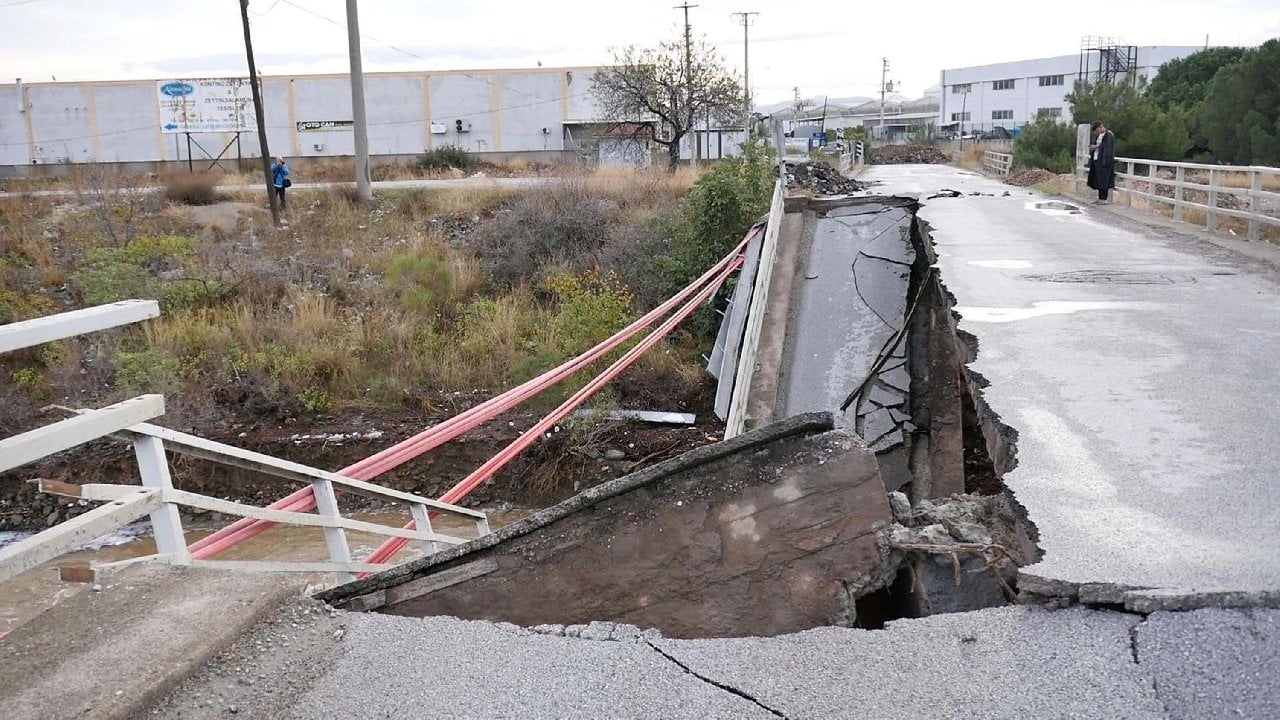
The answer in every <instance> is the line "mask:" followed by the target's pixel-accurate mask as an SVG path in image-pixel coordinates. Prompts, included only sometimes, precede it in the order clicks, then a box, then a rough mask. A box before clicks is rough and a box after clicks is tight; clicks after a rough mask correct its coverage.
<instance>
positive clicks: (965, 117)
mask: <svg viewBox="0 0 1280 720" xmlns="http://www.w3.org/2000/svg"><path fill="white" fill-rule="evenodd" d="M969 115H971V113H968V112H962V113H951V122H968V121H969Z"/></svg>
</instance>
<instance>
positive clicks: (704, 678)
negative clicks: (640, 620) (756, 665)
mask: <svg viewBox="0 0 1280 720" xmlns="http://www.w3.org/2000/svg"><path fill="white" fill-rule="evenodd" d="M644 643H645V644H646V645H648V646H649V647H651V648H653V651H654V652H656V653H658V654H659V655H661V656H662V657H664V658H666V659H667V660H669V661H670V662H672V663H674V664H675V665H676V667H678V668H680V669H681V670H683V671H685V672H686V673H688V674H690V675H692V676H693V677H695V678H697V679H699V680H701V681H702V682H704V683H706V684H708V685H711V686H712V687H716V688H719V689H720V690H723V691H725V692H727V693H729V694H731V695H736V696H737V697H740V698H742V699H743V700H746V701H748V702H750V703H752V704H754V705H756V706H757V707H759V708H760V709H761V710H764V711H766V712H768V713H770V714H772V715H773V716H774V717H780V718H785V717H787V716H786V715H785V714H783V713H782V712H780V711H778V710H776V709H774V708H772V707H769V706H768V705H765V704H764V703H763V702H761V701H760V699H759V698H757V697H755V696H754V695H752V694H750V693H748V692H744V691H742V690H739V689H738V688H736V687H734V686H732V685H726V684H725V683H722V682H718V681H716V680H714V679H712V678H709V677H707V676H706V675H703V674H701V673H699V672H697V671H695V670H694V669H693V668H691V667H689V666H688V665H685V664H684V663H682V662H680V660H679V659H678V658H676V657H675V656H674V655H672V654H671V653H669V652H667V651H666V650H663V649H662V648H660V647H658V646H657V645H654V644H653V643H652V642H651V641H650V640H649V639H648V638H645V639H644Z"/></svg>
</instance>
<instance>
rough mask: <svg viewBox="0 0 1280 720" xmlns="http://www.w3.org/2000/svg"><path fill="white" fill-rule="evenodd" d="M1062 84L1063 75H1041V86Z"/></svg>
mask: <svg viewBox="0 0 1280 720" xmlns="http://www.w3.org/2000/svg"><path fill="white" fill-rule="evenodd" d="M1061 84H1062V76H1061V75H1041V76H1040V87H1050V86H1053V85H1061Z"/></svg>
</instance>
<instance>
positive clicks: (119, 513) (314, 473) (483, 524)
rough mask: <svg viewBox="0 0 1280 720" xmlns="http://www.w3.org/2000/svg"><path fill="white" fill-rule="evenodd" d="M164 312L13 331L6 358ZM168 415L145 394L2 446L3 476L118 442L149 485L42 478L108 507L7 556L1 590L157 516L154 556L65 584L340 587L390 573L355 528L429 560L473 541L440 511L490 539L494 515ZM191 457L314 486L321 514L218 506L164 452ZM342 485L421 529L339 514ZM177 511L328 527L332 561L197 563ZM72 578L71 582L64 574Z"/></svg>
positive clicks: (110, 314) (1, 340)
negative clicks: (185, 571) (179, 426)
mask: <svg viewBox="0 0 1280 720" xmlns="http://www.w3.org/2000/svg"><path fill="white" fill-rule="evenodd" d="M158 315H159V307H158V305H157V304H156V302H155V301H152V300H128V301H124V302H120V303H114V304H112V305H105V306H98V307H93V308H88V309H85V310H77V311H74V312H69V313H62V314H60V315H54V316H50V317H45V318H38V319H35V320H28V321H23V322H16V323H10V324H8V325H5V326H2V327H0V352H8V351H12V350H18V349H22V348H25V347H31V346H34V345H39V344H41V343H46V342H51V341H53V340H60V339H63V338H69V337H74V336H76V335H82V334H85V333H89V332H95V331H98V330H105V329H107V328H112V327H119V326H122V325H127V324H130V323H135V322H139V321H141V320H145V319H148V318H153V317H157V316H158ZM163 414H164V397H163V396H161V395H142V396H139V397H135V398H132V399H130V400H125V401H123V402H119V403H116V404H114V405H111V406H108V407H105V408H101V409H98V410H80V411H73V415H72V417H70V418H67V419H65V420H61V421H59V422H55V423H52V424H50V425H46V426H44V427H40V428H36V429H35V430H31V431H28V432H25V433H21V434H19V435H15V436H13V437H9V438H5V439H3V440H0V472H5V471H8V470H11V469H13V468H16V467H19V466H22V465H26V464H28V463H31V462H34V461H36V460H40V459H42V458H45V457H48V456H50V455H53V454H55V453H59V452H62V451H64V450H70V449H72V448H75V447H78V446H80V445H83V444H85V443H88V442H92V441H94V440H97V439H100V438H105V437H116V438H119V439H123V440H126V441H128V442H130V443H132V444H133V450H134V456H135V458H136V460H137V463H138V473H139V476H140V477H141V480H142V486H141V487H138V486H129V485H104V484H87V485H71V484H68V483H62V482H55V481H48V480H41V481H39V488H40V491H41V492H47V493H51V494H55V495H61V496H65V497H72V498H77V499H79V500H85V501H96V502H103V503H106V504H105V505H103V506H101V507H98V508H95V509H93V510H90V511H89V512H86V513H84V514H83V515H79V516H77V517H75V518H72V519H70V520H67V521H66V522H63V523H61V524H59V525H56V526H54V527H52V528H49V529H48V530H45V531H43V532H40V533H37V534H36V535H33V536H31V537H29V538H26V539H25V540H22V541H19V542H17V543H14V544H12V545H9V546H7V547H5V548H2V549H0V582H3V581H5V580H7V579H9V578H11V577H13V576H15V575H18V574H19V573H22V572H25V571H26V570H29V569H31V568H34V567H36V566H37V565H40V564H41V563H44V562H47V561H49V560H52V559H53V558H56V557H58V556H59V555H61V554H63V553H65V552H68V551H70V550H73V549H75V548H76V547H78V546H80V545H82V544H83V543H85V542H87V541H89V540H92V539H93V538H95V537H98V536H101V535H105V534H107V533H110V532H113V531H114V530H116V529H118V528H119V527H121V526H122V525H125V524H127V523H130V522H133V521H135V520H137V519H139V518H141V517H143V516H150V519H151V525H152V528H153V529H154V531H155V540H156V550H157V553H156V554H155V555H149V556H146V557H143V558H135V559H132V560H127V561H123V562H121V563H109V564H106V565H99V566H95V567H93V568H91V569H90V571H89V572H88V573H80V574H75V573H73V574H72V576H70V577H67V579H75V580H90V579H94V578H96V577H97V576H98V574H99V573H101V572H109V571H112V570H116V569H119V568H120V567H123V566H126V565H130V564H133V563H136V562H140V561H148V562H162V563H168V564H174V565H188V566H197V567H212V568H221V569H244V570H271V571H292V572H333V573H336V574H337V576H338V580H339V581H340V582H345V581H348V580H351V579H354V577H355V573H357V572H369V571H377V570H380V569H383V567H384V566H383V565H379V564H371V563H359V562H353V561H352V559H351V550H350V547H349V546H348V543H347V536H346V531H347V530H353V531H359V532H366V533H371V534H374V535H381V536H384V537H393V538H406V539H409V540H412V541H415V542H417V543H418V544H419V546H420V547H421V548H422V550H423V552H428V553H429V552H434V551H435V550H436V545H437V543H445V544H450V545H457V544H460V543H463V542H467V539H465V538H460V537H454V536H451V535H443V534H440V533H436V532H434V531H433V530H432V529H431V521H430V514H431V513H432V512H442V513H448V514H451V515H457V516H461V517H463V518H465V519H467V520H470V521H472V522H474V523H475V524H476V531H477V533H478V534H480V535H484V534H487V533H488V532H489V523H488V518H487V516H486V515H485V514H484V513H482V512H478V511H475V510H469V509H467V508H463V507H459V506H457V505H452V504H449V503H445V502H440V501H438V500H433V499H430V498H426V497H422V496H420V495H415V494H412V493H405V492H399V491H396V490H391V489H389V488H383V487H380V486H377V485H373V484H372V483H367V482H364V481H361V480H356V479H353V478H349V477H346V476H343V475H337V474H335V473H330V472H326V471H324V470H319V469H316V468H312V467H308V466H306V465H302V464H300V463H295V462H290V461H287V460H281V459H279V458H274V457H271V456H269V455H264V454H262V453H256V452H251V451H248V450H243V449H240V448H236V447H232V446H229V445H224V444H222V443H218V442H214V441H211V440H206V439H204V438H199V437H196V436H194V435H188V434H185V433H180V432H177V431H174V430H169V429H167V428H162V427H158V426H156V425H151V424H149V423H147V422H146V421H147V420H150V419H153V418H156V417H159V416H160V415H163ZM167 450H172V451H174V452H177V453H182V454H187V455H192V456H195V457H200V458H204V459H206V460H212V461H214V462H219V463H222V464H226V465H231V466H234V467H239V468H243V469H249V470H255V471H258V472H263V473H266V474H270V475H275V476H277V477H283V478H286V479H289V480H293V481H296V482H302V483H306V484H308V485H309V486H310V488H311V489H312V491H313V492H314V495H315V497H316V503H317V512H316V513H315V514H312V513H309V512H293V511H286V510H277V509H271V508H261V507H256V506H252V505H245V504H242V503H237V502H232V501H229V500H220V499H218V498H214V497H208V496H205V495H200V494H197V493H192V492H186V491H182V490H178V489H176V488H174V487H173V481H172V478H171V477H170V474H169V463H168V460H167V455H166V451H167ZM334 485H341V486H343V488H344V489H345V490H346V491H348V492H353V493H357V494H361V495H366V496H371V497H376V498H379V499H382V500H389V501H392V502H399V503H405V504H406V505H407V506H408V507H409V510H410V514H411V515H412V516H413V518H414V520H415V521H416V522H417V526H416V529H414V530H405V529H401V528H393V527H387V526H384V525H379V524H376V523H369V522H364V521H360V520H354V519H350V518H344V517H342V515H341V514H340V512H339V511H338V503H337V497H336V494H335V492H334ZM179 506H186V507H192V508H196V509H200V510H208V511H211V512H220V513H226V514H229V515H238V516H241V517H247V518H254V519H257V520H266V521H270V522H276V523H285V524H289V525H301V526H310V527H318V528H321V529H323V531H324V535H325V545H326V547H327V549H328V551H329V562H318V563H317V562H310V563H309V562H254V561H215V560H198V559H194V558H193V557H192V556H191V553H190V551H189V549H188V547H187V541H186V536H185V534H184V533H183V530H182V520H181V516H180V514H179V512H178V508H179ZM64 577H66V576H64Z"/></svg>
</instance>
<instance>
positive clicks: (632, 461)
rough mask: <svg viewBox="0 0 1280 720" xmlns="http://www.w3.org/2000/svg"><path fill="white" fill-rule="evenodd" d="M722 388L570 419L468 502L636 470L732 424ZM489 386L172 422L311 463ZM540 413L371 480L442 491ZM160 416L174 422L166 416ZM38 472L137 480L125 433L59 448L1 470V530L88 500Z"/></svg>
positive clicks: (243, 480) (374, 443)
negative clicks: (435, 402) (328, 411)
mask: <svg viewBox="0 0 1280 720" xmlns="http://www.w3.org/2000/svg"><path fill="white" fill-rule="evenodd" d="M714 391H715V385H714V381H713V380H711V379H710V378H708V379H707V380H706V382H705V383H704V388H703V392H702V393H700V394H699V396H698V397H697V398H696V400H694V401H690V402H689V403H687V404H688V405H689V407H679V408H670V409H671V410H678V411H681V412H689V413H694V414H695V415H696V417H697V424H695V425H693V426H676V425H657V424H653V423H643V422H638V421H616V420H607V419H602V418H600V419H595V420H593V421H590V422H588V423H576V424H575V423H566V424H562V425H560V426H558V428H557V431H556V432H553V433H551V434H550V437H548V438H544V439H543V440H542V441H541V442H539V443H537V444H535V445H534V446H533V447H532V448H530V449H529V450H528V451H526V452H525V453H524V455H523V456H521V457H520V458H517V459H516V460H515V461H514V462H513V463H512V464H511V465H510V466H508V467H507V468H506V469H504V470H503V471H501V472H499V473H498V474H497V475H496V476H495V477H494V478H493V479H492V480H491V481H490V482H488V483H486V484H484V485H483V486H481V487H479V488H477V489H476V490H475V491H473V492H472V493H471V495H470V496H468V498H467V499H466V500H465V501H464V502H463V504H464V505H468V506H494V505H507V504H509V505H517V506H540V505H547V504H552V503H554V502H558V501H560V500H563V499H564V498H567V497H569V496H571V495H573V494H574V493H575V492H577V491H579V490H581V489H583V488H586V487H591V486H594V485H598V484H599V483H602V482H605V481H607V480H612V479H614V478H618V477H621V476H622V475H625V474H627V473H629V472H632V471H633V470H636V469H639V468H641V467H645V466H648V465H651V464H654V463H658V462H661V461H663V460H666V459H668V458H671V457H675V456H676V455H679V454H681V453H683V452H686V451H688V450H691V449H693V448H695V447H699V446H701V445H706V444H708V443H712V442H716V441H718V440H719V439H720V438H721V437H722V436H723V435H722V433H723V429H724V424H723V423H722V422H720V421H719V420H718V419H717V418H716V417H715V415H714V414H713V413H712V412H711V410H710V405H711V400H712V397H713V393H714ZM485 399H487V398H486V397H479V396H477V397H463V396H458V398H457V405H456V406H455V407H456V408H457V410H456V411H448V412H439V413H435V414H431V415H423V414H418V413H414V412H411V411H407V410H403V409H393V410H382V411H378V412H366V413H350V414H344V415H341V416H334V417H331V416H325V417H321V418H318V419H315V420H313V421H303V420H295V419H292V418H286V421H285V422H283V423H280V422H268V421H258V422H230V421H224V422H219V423H213V424H210V425H209V426H206V427H177V426H173V429H175V430H179V431H182V432H189V433H192V434H196V435H200V436H202V437H206V438H208V439H211V440H216V441H219V442H224V443H227V444H229V445H234V446H236V447H241V448H245V449H248V450H253V451H256V452H261V453H266V454H269V455H274V456H276V457H281V458H284V459H287V460H293V461H295V462H300V463H304V464H307V465H311V466H313V467H318V468H322V469H326V470H338V469H340V468H343V467H346V466H348V465H350V464H352V463H354V462H356V461H358V460H361V459H363V458H366V457H368V456H370V455H372V454H374V453H376V452H379V451H381V450H383V449H385V448H388V447H391V446H392V445H394V444H395V443H398V442H400V441H402V440H404V439H406V438H409V437H412V436H413V435H416V434H417V433H419V432H421V431H422V430H424V429H426V428H428V427H430V426H432V425H435V424H437V423H439V422H440V421H442V420H445V419H447V418H448V417H450V416H452V415H454V414H456V412H461V410H463V409H465V408H466V407H470V406H471V405H474V404H478V403H479V402H482V401H483V400H485ZM541 417H542V414H541V413H537V412H532V411H521V410H516V411H513V412H510V413H507V414H506V415H503V416H501V417H499V418H497V419H495V420H494V421H492V422H490V423H488V424H487V425H483V426H481V427H479V428H476V429H475V430H472V431H471V432H469V433H467V434H466V435H464V436H462V437H460V438H458V439H456V440H454V441H452V442H450V443H448V444H446V445H443V446H441V447H439V448H436V449H435V450H433V451H431V452H429V453H427V454H425V455H423V456H421V457H419V458H417V459H415V460H413V461H412V462H409V463H407V464H405V465H404V466H402V467H400V468H398V469H396V470H394V471H392V472H390V473H387V474H386V475H382V476H380V477H378V478H376V479H375V480H374V482H376V483H378V484H380V485H384V486H386V487H390V488H394V489H396V490H402V491H406V492H414V493H419V494H422V495H426V496H428V497H439V496H440V495H442V494H443V493H444V492H445V491H446V490H448V489H449V488H450V487H452V486H453V485H455V484H456V483H457V482H458V481H459V480H461V479H462V478H464V477H466V476H467V475H468V474H469V473H470V472H472V471H473V470H475V469H476V468H478V467H479V466H480V465H481V464H482V463H484V462H485V461H486V460H488V459H489V458H490V457H492V456H493V455H495V454H496V453H497V452H498V451H499V450H501V449H502V448H503V447H505V446H506V445H508V444H509V443H511V442H512V441H514V440H515V439H517V438H518V437H520V435H521V433H523V432H524V431H525V430H526V429H528V428H529V427H531V426H533V425H534V424H535V423H537V422H538V420H540V419H541ZM159 424H161V425H166V424H167V423H165V422H164V420H163V419H161V420H160V422H159ZM170 464H171V469H172V472H173V479H174V484H175V485H176V486H177V487H178V488H180V489H183V490H191V491H194V492H199V493H203V494H207V495H213V496H216V497H220V498H228V499H231V500H236V501H241V502H246V503H251V504H256V505H266V504H268V503H270V502H272V501H274V500H276V499H278V498H280V497H283V496H284V495H287V494H289V493H290V492H293V491H294V490H296V489H297V488H298V487H299V486H298V485H297V484H295V483H291V482H289V481H287V480H284V479H281V478H276V477H272V476H268V475H262V474H259V473H252V472H249V471H245V470H240V469H238V468H231V467H227V466H224V465H218V464H215V463H211V462H208V461H204V460H199V459H195V458H189V457H184V456H181V455H175V456H171V458H170ZM34 478H48V479H54V480H62V481H65V482H72V483H89V482H104V483H128V484H136V483H137V482H138V477H137V464H136V461H135V460H134V457H133V452H132V449H131V448H130V447H129V446H128V445H127V444H126V443H124V442H120V441H115V440H103V441H98V442H95V443H92V444H90V445H87V446H84V447H82V448H80V449H78V450H75V451H70V452H66V453H62V454H61V455H57V456H55V457H53V458H50V459H48V460H47V461H45V462H42V463H39V464H35V465H30V466H25V467H23V468H20V469H19V470H17V471H13V472H9V473H4V474H0V530H30V529H43V528H45V527H49V526H51V525H54V524H57V523H59V522H62V521H63V520H65V519H67V518H69V517H74V516H76V515H79V514H81V513H83V512H85V511H87V510H89V509H91V508H92V506H91V505H89V504H87V503H84V504H81V502H80V501H76V500H68V499H66V498H59V497H55V496H52V495H42V494H40V493H38V492H36V491H35V486H34V484H33V483H31V482H29V481H30V480H32V479H34ZM341 502H342V504H343V506H344V508H346V509H350V510H379V509H381V508H382V504H381V503H380V502H379V501H377V500H370V499H367V498H363V497H359V496H354V495H345V496H343V499H342V501H341ZM193 517H195V518H198V519H201V520H214V521H217V520H220V519H222V518H220V517H217V514H216V513H198V514H196V515H194V516H193Z"/></svg>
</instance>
